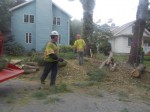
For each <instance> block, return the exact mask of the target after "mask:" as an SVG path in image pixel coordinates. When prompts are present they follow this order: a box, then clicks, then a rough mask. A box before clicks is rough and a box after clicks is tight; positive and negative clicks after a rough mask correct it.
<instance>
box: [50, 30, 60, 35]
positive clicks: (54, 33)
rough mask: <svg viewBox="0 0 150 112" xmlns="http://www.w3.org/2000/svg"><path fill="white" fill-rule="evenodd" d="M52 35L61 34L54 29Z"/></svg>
mask: <svg viewBox="0 0 150 112" xmlns="http://www.w3.org/2000/svg"><path fill="white" fill-rule="evenodd" d="M51 35H59V33H58V32H57V31H52V32H51Z"/></svg>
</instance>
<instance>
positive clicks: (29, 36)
mask: <svg viewBox="0 0 150 112" xmlns="http://www.w3.org/2000/svg"><path fill="white" fill-rule="evenodd" d="M31 41H32V35H31V33H26V43H27V44H29V43H31Z"/></svg>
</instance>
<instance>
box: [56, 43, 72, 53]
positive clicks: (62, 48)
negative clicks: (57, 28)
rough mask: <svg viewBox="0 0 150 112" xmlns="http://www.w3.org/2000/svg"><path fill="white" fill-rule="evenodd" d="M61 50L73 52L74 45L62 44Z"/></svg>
mask: <svg viewBox="0 0 150 112" xmlns="http://www.w3.org/2000/svg"><path fill="white" fill-rule="evenodd" d="M59 48H60V49H59V52H60V53H67V52H73V47H72V46H66V45H61V46H59Z"/></svg>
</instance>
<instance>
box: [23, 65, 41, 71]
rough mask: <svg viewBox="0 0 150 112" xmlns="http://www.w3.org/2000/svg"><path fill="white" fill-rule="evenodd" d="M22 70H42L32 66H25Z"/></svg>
mask: <svg viewBox="0 0 150 112" xmlns="http://www.w3.org/2000/svg"><path fill="white" fill-rule="evenodd" d="M22 68H23V69H36V70H39V69H40V67H39V66H30V65H24V66H23V67H22Z"/></svg>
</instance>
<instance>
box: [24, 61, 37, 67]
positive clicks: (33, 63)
mask: <svg viewBox="0 0 150 112" xmlns="http://www.w3.org/2000/svg"><path fill="white" fill-rule="evenodd" d="M26 64H27V65H31V66H38V63H37V62H27V63H26Z"/></svg>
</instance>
